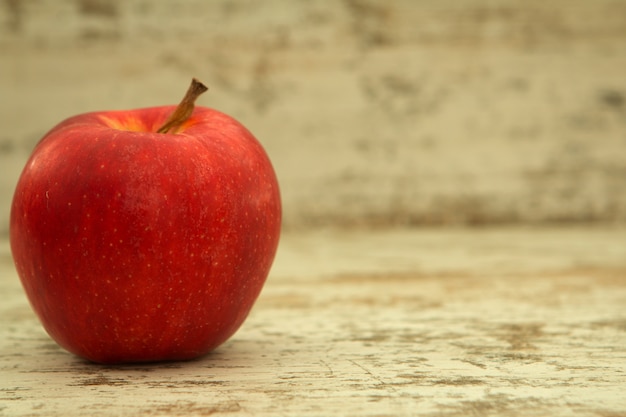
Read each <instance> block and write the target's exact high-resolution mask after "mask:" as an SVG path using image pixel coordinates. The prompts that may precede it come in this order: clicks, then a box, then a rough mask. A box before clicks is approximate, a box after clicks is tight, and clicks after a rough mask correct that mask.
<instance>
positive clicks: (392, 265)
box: [0, 228, 626, 416]
mask: <svg viewBox="0 0 626 417" xmlns="http://www.w3.org/2000/svg"><path fill="white" fill-rule="evenodd" d="M0 256H1V258H0V259H1V260H0V291H2V295H3V302H2V303H1V304H0V314H1V316H2V321H1V324H0V372H1V378H0V415H2V416H31V415H32V416H35V415H46V416H109V415H111V416H113V415H115V416H138V415H152V416H161V415H172V416H179V415H180V416H207V415H233V416H245V415H254V416H281V415H297V416H317V415H319V416H322V415H324V416H326V415H360V416H387V415H388V416H405V415H406V416H408V415H423V416H483V415H484V416H496V415H497V416H518V415H520V416H521V415H523V416H540V415H541V416H543V415H552V416H556V415H563V416H570V415H576V416H619V415H626V399H625V396H624V394H623V391H624V387H626V307H625V306H626V230H624V229H623V228H621V229H615V230H610V229H597V228H596V229H585V228H578V229H571V228H570V229H551V230H545V229H543V230H540V229H493V230H491V229H487V230H413V231H380V232H369V233H368V232H333V231H320V232H316V233H306V234H296V233H290V234H287V235H286V236H284V238H283V240H282V243H281V247H280V250H279V256H278V258H277V260H276V264H275V267H274V269H273V271H272V274H271V277H270V279H269V281H268V283H267V286H266V288H265V290H264V292H263V294H262V296H261V298H260V299H259V302H258V304H257V305H256V307H255V309H254V311H253V313H252V315H251V316H250V318H249V320H248V321H247V322H246V324H245V325H244V326H243V328H242V329H241V330H240V331H239V332H238V333H237V334H236V335H235V336H234V337H233V338H232V339H231V340H230V341H229V342H227V343H226V344H225V345H223V346H222V347H221V348H219V349H218V350H217V351H216V352H214V353H212V354H210V355H208V356H207V357H204V358H202V359H200V360H197V361H193V362H184V363H164V364H150V365H138V366H118V367H110V366H99V365H93V364H90V363H86V362H84V361H82V360H80V359H77V358H76V357H74V356H72V355H70V354H68V353H66V352H64V351H62V350H61V349H60V348H58V347H57V346H56V345H55V343H54V342H52V341H51V340H50V339H49V338H48V336H47V335H46V334H45V333H44V331H43V330H42V328H41V326H40V325H39V323H38V322H37V320H36V318H35V317H34V315H33V313H32V312H31V310H30V307H29V306H28V303H27V301H26V299H25V297H24V295H23V292H22V289H21V287H20V284H19V281H18V279H17V277H16V275H15V272H14V270H13V267H12V264H11V261H10V255H9V251H8V244H7V243H6V242H3V243H2V247H1V251H0Z"/></svg>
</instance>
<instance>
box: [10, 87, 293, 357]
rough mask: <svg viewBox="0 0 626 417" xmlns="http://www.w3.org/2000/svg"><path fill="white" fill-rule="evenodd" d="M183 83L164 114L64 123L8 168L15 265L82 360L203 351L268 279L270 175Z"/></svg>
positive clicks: (42, 313) (243, 136) (61, 339)
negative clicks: (17, 167) (16, 168)
mask: <svg viewBox="0 0 626 417" xmlns="http://www.w3.org/2000/svg"><path fill="white" fill-rule="evenodd" d="M194 83H195V87H194V84H192V88H190V91H189V92H188V95H187V96H186V97H185V99H184V100H183V102H181V104H180V105H179V106H178V107H177V108H175V107H174V106H164V107H153V108H146V109H138V110H129V111H105V112H95V113H87V114H82V115H78V116H75V117H72V118H70V119H67V120H65V121H63V122H62V123H60V124H59V125H57V126H56V127H55V128H53V129H52V130H51V131H50V132H48V133H47V134H46V135H45V136H44V137H43V139H42V140H41V141H40V142H39V143H38V144H37V146H36V147H35V149H34V150H33V153H32V155H31V157H30V159H29V160H28V162H27V164H26V167H25V168H24V170H23V172H22V174H21V177H20V179H19V182H18V184H17V187H16V190H15V195H14V197H13V203H12V208H11V223H10V239H11V250H12V254H13V258H14V261H15V266H16V269H17V272H18V274H19V276H20V279H21V282H22V285H23V286H24V289H25V292H26V294H27V296H28V299H29V301H30V303H31V305H32V307H33V309H34V310H35V312H36V313H37V315H38V317H39V319H40V320H41V322H42V324H43V326H44V328H45V329H46V331H47V332H48V333H49V334H50V336H51V337H52V338H53V339H54V340H56V341H57V343H58V344H59V345H61V346H62V347H64V348H65V349H67V350H68V351H70V352H73V353H75V354H76V355H79V356H81V357H83V358H86V359H89V360H91V361H94V362H101V363H122V362H147V361H162V360H185V359H192V358H195V357H198V356H201V355H203V354H206V353H207V352H209V351H211V350H212V349H214V348H216V347H217V346H218V345H220V344H221V343H223V342H224V341H226V340H227V339H228V338H229V337H230V336H232V335H233V334H234V333H235V331H236V330H237V329H238V328H239V327H240V326H241V324H242V323H243V321H244V320H245V318H246V317H247V315H248V313H249V312H250V309H251V308H252V306H253V304H254V302H255V300H256V299H257V297H258V295H259V293H260V292H261V289H262V287H263V284H264V282H265V280H266V278H267V275H268V273H269V270H270V267H271V264H272V262H273V259H274V255H275V252H276V248H277V245H278V239H279V234H280V222H281V204H280V196H279V189H278V183H277V180H276V176H275V173H274V170H273V168H272V165H271V163H270V161H269V159H268V157H267V155H266V153H265V151H264V150H263V148H262V147H261V145H260V144H259V142H257V140H256V139H255V138H254V136H253V135H252V134H251V133H250V132H249V131H248V130H247V129H246V128H245V127H243V126H242V125H241V124H239V123H238V122H237V121H236V120H234V119H233V118H231V117H229V116H227V115H225V114H223V113H220V112H218V111H216V110H213V109H209V108H203V107H195V108H194V105H193V101H194V100H195V98H196V97H197V96H198V95H199V94H200V93H201V92H203V91H204V90H205V89H206V87H204V86H203V85H202V84H200V83H199V82H197V81H195V80H194ZM194 89H195V92H194V91H192V90H194ZM200 90H201V91H200ZM168 116H169V118H168ZM160 126H161V128H160V129H159V127H160ZM158 132H162V133H158ZM163 132H167V133H163Z"/></svg>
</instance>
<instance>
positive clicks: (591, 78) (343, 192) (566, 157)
mask: <svg viewBox="0 0 626 417" xmlns="http://www.w3.org/2000/svg"><path fill="white" fill-rule="evenodd" d="M192 76H195V77H198V78H200V79H201V80H202V81H204V82H205V83H206V84H207V85H209V86H210V91H209V93H207V94H205V95H204V96H202V98H201V99H200V100H199V104H201V105H204V106H208V107H215V108H218V109H220V110H222V111H224V112H226V113H229V114H231V115H232V116H234V117H235V118H237V119H239V120H240V121H241V122H243V123H244V124H245V125H246V126H247V127H248V128H249V129H250V130H251V131H252V132H253V133H254V134H255V135H256V136H257V137H258V138H259V140H260V141H261V142H262V143H263V144H264V146H265V147H266V150H267V151H268V153H269V155H270V158H271V159H272V161H273V162H274V165H275V168H276V170H277V174H278V176H279V181H280V183H281V187H282V194H283V200H284V210H285V225H286V226H287V228H299V227H302V228H305V227H319V226H377V227H379V226H397V225H399V226H404V225H433V224H434V225H440V224H472V225H488V224H501V223H541V224H543V223H552V222H559V223H563V222H598V223H617V222H624V221H626V1H623V0H593V1H589V0H551V1H544V0H541V1H535V0H527V1H516V0H497V1H495V0H493V1H490V0H471V1H470V0H467V1H456V0H385V1H382V0H381V1H375V0H345V1H326V0H318V1H315V0H313V1H296V0H264V1H256V0H224V1H204V0H184V1H183V0H180V1H149V0H0V174H1V175H0V234H3V235H5V236H6V234H7V231H8V214H9V206H10V200H11V196H12V192H13V187H14V185H15V182H16V181H17V178H18V175H19V172H20V170H21V168H22V166H23V164H24V163H25V160H26V158H27V156H28V154H29V152H30V151H31V149H32V148H33V146H34V144H35V143H36V142H37V141H38V140H39V139H40V138H41V136H42V135H43V134H44V133H45V132H46V131H47V130H49V129H50V128H51V127H53V126H54V125H55V124H56V123H58V122H60V121H61V120H62V119H64V118H66V117H68V116H71V115H74V114H78V113H83V112H87V111H93V110H104V109H125V108H135V107H144V106H153V105H162V104H175V103H177V102H178V101H179V100H180V98H181V96H182V94H183V92H184V90H185V89H186V87H187V85H188V83H189V80H190V78H191V77H192Z"/></svg>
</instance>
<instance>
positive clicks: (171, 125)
mask: <svg viewBox="0 0 626 417" xmlns="http://www.w3.org/2000/svg"><path fill="white" fill-rule="evenodd" d="M208 89H209V88H208V87H207V86H206V85H204V84H202V83H201V82H200V81H198V80H197V79H195V78H192V80H191V85H190V86H189V88H188V89H187V92H186V93H185V97H183V99H182V100H181V101H180V103H179V104H178V106H177V107H176V110H174V112H173V113H172V114H170V117H168V118H167V120H166V121H165V123H164V124H163V126H161V127H160V128H159V130H157V133H170V131H172V130H174V132H171V133H176V132H175V131H176V129H178V128H179V127H180V126H181V125H182V124H183V123H185V122H186V121H187V119H189V117H190V116H191V113H193V109H194V107H195V102H196V99H197V98H198V97H200V95H201V94H202V93H204V92H205V91H207V90H208Z"/></svg>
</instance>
